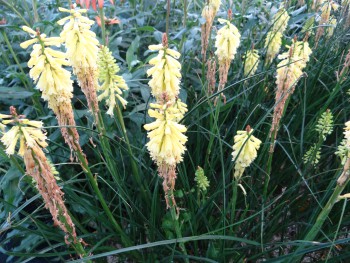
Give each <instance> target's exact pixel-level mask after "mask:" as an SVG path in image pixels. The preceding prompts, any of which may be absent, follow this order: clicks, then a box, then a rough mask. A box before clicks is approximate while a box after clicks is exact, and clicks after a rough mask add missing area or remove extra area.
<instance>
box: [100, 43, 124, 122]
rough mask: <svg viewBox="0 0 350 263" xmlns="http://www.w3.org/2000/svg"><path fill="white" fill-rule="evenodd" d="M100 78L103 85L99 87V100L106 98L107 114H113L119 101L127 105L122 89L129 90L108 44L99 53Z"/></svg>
mask: <svg viewBox="0 0 350 263" xmlns="http://www.w3.org/2000/svg"><path fill="white" fill-rule="evenodd" d="M98 68H99V80H100V82H101V83H102V85H101V86H100V87H99V91H101V93H100V95H99V96H98V100H99V101H101V100H106V103H107V105H108V111H107V114H109V115H111V116H113V110H114V109H115V107H117V106H118V105H117V101H120V103H121V104H122V106H123V107H124V109H125V107H126V104H127V103H128V102H127V101H126V100H125V99H124V98H123V97H122V94H123V92H122V90H128V89H129V88H128V86H127V85H126V82H125V80H124V78H123V77H122V76H118V75H117V73H118V72H119V66H118V65H117V63H116V60H115V59H114V57H113V56H112V52H111V51H110V50H109V49H108V47H106V46H102V47H101V48H100V51H99V53H98Z"/></svg>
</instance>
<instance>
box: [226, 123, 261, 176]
mask: <svg viewBox="0 0 350 263" xmlns="http://www.w3.org/2000/svg"><path fill="white" fill-rule="evenodd" d="M253 131H254V130H253V129H251V128H250V126H247V129H246V130H245V131H237V135H236V136H235V137H234V145H233V147H232V148H233V152H232V161H234V162H235V173H234V176H235V178H236V180H239V179H240V178H241V177H242V175H243V172H244V170H245V168H247V167H249V166H250V164H251V163H252V162H253V161H254V160H255V158H256V157H257V151H258V150H259V148H260V144H261V141H260V140H259V139H257V138H256V137H254V136H253V135H252V133H253Z"/></svg>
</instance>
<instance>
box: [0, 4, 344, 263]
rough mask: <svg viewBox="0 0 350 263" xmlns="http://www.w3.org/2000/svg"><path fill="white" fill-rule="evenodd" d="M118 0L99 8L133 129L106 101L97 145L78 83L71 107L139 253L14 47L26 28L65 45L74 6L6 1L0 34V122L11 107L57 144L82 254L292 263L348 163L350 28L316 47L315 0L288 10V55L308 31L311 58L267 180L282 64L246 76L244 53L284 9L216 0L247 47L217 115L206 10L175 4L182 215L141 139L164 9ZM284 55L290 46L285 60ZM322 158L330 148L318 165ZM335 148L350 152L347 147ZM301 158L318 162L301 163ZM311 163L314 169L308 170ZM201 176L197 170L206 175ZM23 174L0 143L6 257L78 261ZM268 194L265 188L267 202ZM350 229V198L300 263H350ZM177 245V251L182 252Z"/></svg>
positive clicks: (0, 238) (55, 158)
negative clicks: (182, 133) (242, 140)
mask: <svg viewBox="0 0 350 263" xmlns="http://www.w3.org/2000/svg"><path fill="white" fill-rule="evenodd" d="M114 2H115V4H114V5H112V4H111V3H110V2H109V1H105V7H104V12H105V16H106V17H107V18H114V17H117V18H118V19H120V21H121V23H120V24H118V25H106V33H107V34H108V44H109V49H110V50H111V51H112V52H113V56H114V57H115V58H116V60H117V63H118V65H119V66H120V72H119V74H120V75H123V77H124V78H125V79H126V81H127V84H128V86H129V88H130V90H129V92H128V94H127V100H128V104H127V107H126V110H125V111H122V112H121V114H122V117H123V119H124V123H125V127H123V125H122V124H121V122H120V121H119V120H118V118H117V115H116V114H115V116H116V117H115V118H111V117H110V116H109V115H107V114H106V111H107V108H106V107H105V106H104V105H103V104H102V103H101V104H100V109H101V111H102V120H103V122H104V124H105V127H106V131H105V135H104V140H102V139H101V136H99V131H98V130H97V128H96V127H95V123H94V120H93V117H92V116H91V113H90V112H88V111H87V102H86V99H85V97H84V96H83V94H82V92H81V90H80V88H79V87H78V85H77V83H75V90H74V98H73V105H74V109H75V111H74V114H75V120H76V123H77V128H78V131H79V134H80V136H81V138H80V145H81V146H82V148H83V149H84V152H85V153H86V155H87V159H88V161H89V167H90V169H91V171H92V173H93V175H94V178H95V180H96V182H97V184H98V187H99V188H100V190H101V192H102V194H103V197H104V199H105V200H106V202H107V205H108V207H109V209H110V210H111V211H112V213H113V217H114V218H115V219H116V221H117V222H118V223H120V225H121V227H122V231H124V233H125V234H126V235H127V236H128V237H129V239H130V240H131V243H132V245H133V246H130V247H126V246H125V245H124V244H123V243H122V242H123V240H122V238H121V236H120V234H119V233H117V231H115V229H114V226H113V223H112V222H111V221H110V220H109V219H108V217H107V216H106V214H105V211H104V209H103V208H102V207H101V205H100V203H99V200H98V199H97V197H96V193H95V192H94V190H93V188H92V187H91V184H90V183H89V180H88V179H87V178H86V176H85V175H84V171H83V170H82V169H81V167H80V165H79V164H78V163H77V162H76V160H71V159H70V157H71V152H70V150H69V148H68V147H67V146H66V144H65V143H64V141H63V139H62V137H61V135H60V131H59V127H58V126H57V121H56V119H55V117H54V115H53V113H52V112H51V111H50V110H48V108H47V105H45V103H44V102H43V101H42V100H41V99H40V92H39V91H38V90H37V89H35V84H33V82H32V80H31V79H30V78H29V75H28V71H29V69H28V68H27V64H26V63H27V61H28V59H29V52H30V51H29V50H23V49H21V48H20V47H19V44H20V43H21V42H23V41H24V40H27V34H26V33H24V32H23V31H22V30H21V29H20V26H22V25H28V26H30V27H32V28H36V27H38V28H40V30H41V32H43V33H45V34H47V35H48V36H58V35H59V33H60V26H58V25H57V24H56V23H55V22H56V21H57V20H58V19H60V18H62V15H61V14H60V13H59V12H58V7H60V6H62V7H66V8H68V1H60V0H57V1H50V0H45V1H35V0H34V1H29V0H24V1H18V0H11V1H5V0H0V6H1V7H0V21H1V19H2V18H4V19H5V20H6V23H4V24H1V25H0V33H1V34H0V112H1V113H8V107H9V106H10V105H14V106H16V107H17V108H18V112H20V113H21V114H25V115H27V117H28V118H30V119H36V120H42V121H43V122H44V123H45V129H46V130H47V132H48V137H49V141H48V143H49V147H48V148H47V155H48V156H49V158H50V159H51V160H52V163H53V164H54V167H55V168H56V170H57V171H58V172H59V177H60V179H61V180H60V181H58V182H59V185H60V186H61V187H62V191H63V192H64V193H65V195H64V198H65V203H66V205H67V207H68V210H69V211H70V213H71V217H72V219H73V222H74V224H75V225H76V228H77V233H78V235H79V237H80V238H83V239H84V241H85V242H86V243H87V245H86V247H85V249H86V251H87V252H88V254H91V258H92V259H94V260H96V262H106V261H107V258H108V259H109V260H111V261H113V260H114V261H115V262H119V261H121V262H124V261H136V262H171V261H176V262H182V261H184V260H185V259H188V260H190V261H191V262H192V261H193V262H225V261H226V262H229V261H230V262H243V261H244V262H256V261H262V260H267V261H269V262H275V261H276V262H277V261H280V262H282V261H283V260H286V259H291V258H292V257H293V256H296V255H294V254H293V253H294V252H295V251H296V249H297V248H298V247H300V246H301V243H303V241H302V240H303V239H304V238H305V236H306V233H307V232H308V231H309V230H310V229H311V227H312V226H313V225H314V224H315V222H316V219H317V215H318V214H319V213H320V211H322V209H323V208H324V206H325V204H326V203H327V200H328V198H329V197H330V196H331V194H332V192H333V189H334V186H335V184H336V180H337V177H338V176H339V174H340V173H341V171H342V164H344V162H345V161H344V162H343V163H342V162H341V160H339V158H338V157H337V156H336V155H335V154H334V153H335V152H336V150H337V146H338V145H340V144H341V140H342V139H343V127H344V125H343V124H344V122H345V121H347V120H349V113H350V104H349V101H348V100H349V97H348V94H347V93H346V92H347V91H348V87H349V85H350V78H344V79H343V80H342V82H339V80H338V79H337V75H336V74H335V72H340V71H341V70H342V67H343V63H344V57H345V55H346V54H347V52H348V50H349V48H350V44H349V34H348V32H349V29H347V28H346V27H345V24H344V23H345V21H344V20H340V19H338V21H340V22H339V24H338V25H337V27H336V28H335V31H334V35H333V36H332V37H330V38H329V39H327V38H325V37H322V38H321V39H320V41H319V43H318V46H317V48H314V34H313V33H315V30H317V27H318V24H317V17H318V15H319V14H318V13H316V12H315V11H314V10H312V8H311V5H312V3H311V2H312V1H306V2H307V3H306V5H305V6H303V7H299V6H297V2H301V1H289V2H290V6H289V8H288V12H289V14H290V15H291V20H290V21H289V24H288V28H287V32H285V36H284V38H283V45H284V44H290V43H291V41H292V39H293V37H294V36H297V37H298V39H299V40H300V39H303V38H304V37H305V35H306V32H309V43H310V47H312V49H313V54H312V55H311V58H310V62H309V63H308V65H307V67H306V69H305V70H304V71H305V72H306V74H305V75H304V76H303V77H302V79H301V80H300V81H299V83H298V85H297V86H296V88H295V92H294V94H293V95H292V96H291V98H290V100H289V102H288V103H287V104H288V107H287V109H286V110H285V112H284V115H283V118H282V123H281V128H280V131H279V133H278V136H277V140H276V146H275V152H274V155H273V159H272V161H271V173H270V174H268V172H267V171H268V164H269V148H270V138H269V133H270V128H271V119H272V118H271V116H272V114H273V110H274V106H275V87H276V85H275V72H276V66H277V63H278V61H279V60H278V59H277V58H276V59H275V60H274V61H273V62H272V63H271V65H269V66H268V67H264V63H259V66H258V70H257V72H256V73H255V74H254V75H253V76H251V77H249V78H244V77H243V68H244V62H243V59H242V56H243V55H244V54H245V53H246V52H247V50H250V49H251V46H252V44H254V48H255V49H257V50H259V55H261V57H262V58H264V56H265V53H266V50H265V49H264V48H263V46H264V41H265V37H266V33H267V32H268V30H269V28H270V27H271V24H270V21H271V18H272V16H273V14H274V13H275V12H276V11H277V9H278V7H279V4H280V3H279V2H280V1H275V2H267V3H265V2H263V1H247V0H243V1H222V2H223V3H222V7H221V9H220V11H219V13H218V15H217V17H222V18H225V19H226V18H227V10H228V8H232V9H233V14H234V15H233V23H234V24H235V25H236V26H237V28H238V29H239V31H240V32H241V35H242V39H241V45H240V47H239V48H238V53H237V54H236V57H235V60H234V61H233V62H232V63H231V67H230V71H229V76H228V83H227V85H226V86H225V89H224V93H225V95H226V97H227V102H226V104H223V103H221V104H220V103H218V105H217V106H214V105H213V99H214V98H215V97H217V96H219V92H216V93H214V94H209V93H208V91H207V86H208V85H207V84H208V83H207V82H208V80H207V77H206V67H205V64H204V63H202V61H201V55H200V52H201V35H200V30H201V29H200V28H201V24H203V22H204V21H203V18H202V17H201V11H202V10H201V9H202V5H203V3H202V2H203V1H198V0H193V1H190V0H182V1H170V2H171V10H170V21H169V45H170V47H172V48H174V49H177V50H178V51H179V52H180V53H181V54H182V55H181V58H180V62H181V65H182V72H181V73H182V82H181V89H182V90H183V91H182V93H181V94H180V98H181V100H182V101H184V102H186V103H187V104H188V109H189V111H188V113H187V114H186V115H185V117H184V119H183V120H182V121H181V123H182V124H184V125H186V126H187V128H188V131H187V133H186V135H187V136H188V142H187V144H186V147H187V152H186V154H185V156H184V161H183V162H182V163H181V164H180V165H179V166H178V174H177V180H176V186H175V189H176V191H175V193H174V195H175V198H176V201H177V204H178V207H179V210H178V211H171V209H170V210H167V209H166V205H165V197H164V194H163V190H162V179H161V178H159V177H158V175H157V167H156V166H155V165H154V164H153V163H152V160H151V159H150V157H149V155H148V153H147V149H146V147H145V144H146V142H147V137H146V131H145V130H144V129H143V125H144V124H145V123H150V122H151V118H150V117H149V116H148V114H147V109H148V108H149V103H150V102H152V97H151V94H150V90H149V87H148V85H147V83H148V81H149V79H148V77H147V75H146V71H147V69H148V68H149V66H148V64H147V63H148V61H149V60H150V59H151V58H152V57H153V54H151V53H149V51H148V48H147V47H148V45H150V44H159V43H160V42H161V37H162V33H163V32H164V31H165V28H166V22H165V17H166V1H164V0H162V1H144V0H133V1H114ZM230 3H232V4H230ZM185 14H186V15H185ZM342 14H343V13H342V10H339V11H337V12H335V13H334V15H335V16H337V17H338V16H341V15H342ZM88 15H89V17H90V18H92V19H93V18H94V17H95V16H97V15H98V13H97V12H95V11H93V10H92V9H91V10H89V12H88ZM315 18H316V19H315ZM314 20H316V21H314ZM342 21H343V22H342ZM220 27H221V26H220V25H219V23H218V22H217V18H216V19H215V21H214V27H213V32H212V38H211V40H210V43H209V53H213V52H214V51H215V48H214V45H213V44H214V37H215V34H216V33H215V32H216V31H217V29H219V28H220ZM93 30H94V32H96V34H97V36H98V37H99V38H101V36H102V32H101V28H100V27H98V26H97V25H94V26H93ZM312 32H313V33H312ZM100 42H101V43H102V41H100ZM62 50H63V49H62ZM285 51H286V48H285V47H284V46H283V47H282V48H281V52H285ZM209 53H208V54H209ZM217 75H218V74H217ZM217 83H218V81H217ZM327 109H330V111H331V112H332V113H333V122H334V131H333V132H332V133H331V129H330V127H331V126H333V125H330V123H331V122H332V121H331V120H332V118H331V117H329V116H326V115H324V114H325V112H326V110H327ZM320 119H321V120H323V122H324V123H328V124H325V126H324V128H320V124H319V120H320ZM247 125H250V126H251V127H252V128H254V136H256V137H257V138H259V139H260V140H261V141H262V145H261V147H260V149H259V151H258V156H257V159H256V160H255V161H254V162H253V164H252V165H251V166H250V167H249V168H247V169H246V171H245V173H244V175H243V177H242V179H241V181H240V182H239V183H240V184H241V185H242V186H243V187H244V189H245V190H246V192H247V196H244V194H243V193H242V191H240V190H239V189H240V188H238V191H237V189H236V192H235V198H236V201H235V210H234V212H233V210H232V203H233V201H232V198H233V193H234V191H235V190H234V189H235V188H234V187H233V186H234V185H233V184H234V183H235V182H234V181H233V167H234V162H233V161H232V156H231V153H232V144H233V136H234V134H236V131H237V130H244V129H245V127H246V126H247ZM124 128H125V129H124ZM325 136H327V138H325ZM315 144H316V145H317V147H314V146H315ZM344 147H345V148H344ZM310 148H311V149H310ZM313 148H315V149H313ZM309 149H310V150H309ZM317 149H321V150H322V154H321V155H320V156H319V155H317V153H318V150H317ZM339 151H340V152H342V151H348V149H347V147H346V146H345V145H344V144H343V148H341V147H340V148H339ZM305 154H306V155H307V156H311V157H307V158H306V159H305V158H303V156H304V155H305ZM346 156H348V153H347V152H346ZM316 157H317V158H318V159H319V161H318V162H316ZM344 160H345V159H344ZM132 161H134V162H132ZM304 161H306V163H308V164H311V163H312V164H313V165H304ZM133 163H134V164H135V165H134V166H133ZM198 166H201V167H203V174H201V175H202V177H200V176H201V175H200V174H199V172H198V170H197V167H198ZM23 167H24V166H23V161H22V160H21V158H20V157H17V156H15V157H13V156H12V157H8V156H6V154H5V153H4V150H3V147H2V145H1V146H0V200H1V202H0V218H1V219H3V220H0V229H1V230H0V252H1V253H3V254H6V255H7V259H3V262H30V261H31V260H32V259H36V258H38V259H41V258H44V259H45V260H46V261H50V262H56V261H62V262H63V261H67V260H75V261H74V262H83V259H79V256H78V255H76V253H75V252H74V250H73V249H72V248H71V247H69V246H67V245H66V244H65V243H64V234H63V232H62V231H61V230H60V229H59V228H57V227H54V226H53V223H52V220H51V216H50V214H49V212H48V210H46V209H45V208H44V204H43V202H42V198H41V197H40V195H39V194H37V191H36V190H35V188H34V187H35V186H34V185H33V184H32V182H31V180H28V178H27V176H25V171H24V168H23ZM137 174H138V176H139V179H138V178H137ZM204 175H205V176H206V179H204V177H203V176H204ZM195 176H196V177H195ZM268 176H270V177H269V178H270V179H269V184H268V185H266V178H267V177H268ZM195 178H201V179H197V180H195ZM206 180H207V181H206ZM199 182H202V184H201V186H200V187H201V188H202V189H203V188H204V187H202V186H204V185H206V182H210V186H209V187H208V186H207V188H206V192H205V193H199V191H197V190H194V189H197V183H198V184H199ZM264 187H267V195H266V196H265V197H264V196H263V192H264ZM347 189H348V188H347ZM348 190H349V189H348ZM172 212H173V214H172ZM174 213H175V215H176V216H177V217H178V219H177V220H174V217H173V215H174ZM178 213H179V214H178ZM349 222H350V214H349V213H348V212H347V210H346V202H345V203H343V204H340V203H337V204H335V206H334V208H333V210H332V212H331V213H330V214H329V216H328V218H327V220H326V221H325V224H324V225H323V226H322V229H321V230H322V232H321V233H320V234H319V235H317V238H316V239H315V241H317V242H319V243H312V244H308V247H306V248H304V249H302V250H301V251H300V250H299V251H298V255H303V256H305V262H307V260H311V259H314V260H316V261H320V260H321V259H322V256H323V255H325V257H328V258H329V260H330V261H332V262H342V261H344V262H346V258H348V257H349V256H350V250H349V248H348V246H346V244H347V242H348V241H349V239H348V237H347V235H348V234H347V233H348V232H349V231H348V225H349ZM178 231H180V232H181V234H182V238H179V235H178ZM179 242H183V243H182V244H184V246H185V248H186V251H187V255H186V254H185V252H184V250H183V248H182V247H181V246H180V245H179ZM0 259H1V260H2V257H1V256H0Z"/></svg>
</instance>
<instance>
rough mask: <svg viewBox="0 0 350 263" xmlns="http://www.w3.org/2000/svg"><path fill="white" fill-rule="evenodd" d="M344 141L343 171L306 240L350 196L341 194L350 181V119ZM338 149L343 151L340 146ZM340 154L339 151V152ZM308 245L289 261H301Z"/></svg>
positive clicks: (314, 234) (316, 232) (303, 246)
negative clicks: (337, 204) (334, 208)
mask: <svg viewBox="0 0 350 263" xmlns="http://www.w3.org/2000/svg"><path fill="white" fill-rule="evenodd" d="M344 130H345V131H344V143H343V145H342V147H344V146H345V147H346V148H347V150H346V151H345V152H343V154H340V156H341V158H342V166H343V167H342V173H341V175H340V176H339V178H338V180H337V185H336V186H335V188H334V190H333V193H332V195H331V196H330V198H329V199H328V201H327V203H326V204H325V206H324V207H323V208H322V211H321V212H320V213H319V215H318V216H317V218H316V221H315V222H314V224H313V225H312V227H311V229H310V230H309V231H308V233H307V234H306V236H305V237H304V238H303V240H304V241H314V239H315V237H316V236H317V234H318V233H319V232H320V231H321V230H322V229H321V228H322V226H323V224H324V222H325V221H326V219H327V218H328V215H329V214H330V212H331V211H332V209H333V207H334V205H335V203H337V202H338V201H339V200H341V199H347V198H349V196H350V195H349V194H345V195H343V196H341V193H342V192H343V190H344V189H345V187H346V186H347V185H348V183H349V170H350V155H349V149H350V121H348V122H346V123H345V128H344ZM338 150H340V151H342V150H341V149H339V148H338ZM338 154H339V153H338ZM331 184H332V187H333V181H331ZM306 247H307V243H305V244H303V245H301V246H299V247H298V248H297V249H296V251H295V253H294V255H293V256H292V257H290V260H289V261H288V262H299V261H300V260H301V257H302V254H301V256H299V255H298V252H299V253H300V252H301V251H302V250H304V249H305V248H306Z"/></svg>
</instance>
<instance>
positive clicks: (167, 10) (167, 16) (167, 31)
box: [165, 0, 170, 39]
mask: <svg viewBox="0 0 350 263" xmlns="http://www.w3.org/2000/svg"><path fill="white" fill-rule="evenodd" d="M169 20H170V0H167V8H166V23H165V33H166V36H167V38H168V39H169Z"/></svg>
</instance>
